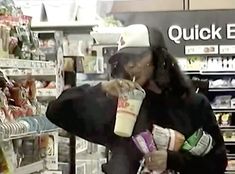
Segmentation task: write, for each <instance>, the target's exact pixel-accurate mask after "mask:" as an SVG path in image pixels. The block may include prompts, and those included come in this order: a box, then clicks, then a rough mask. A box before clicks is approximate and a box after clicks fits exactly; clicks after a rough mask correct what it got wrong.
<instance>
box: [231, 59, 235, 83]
mask: <svg viewBox="0 0 235 174" xmlns="http://www.w3.org/2000/svg"><path fill="white" fill-rule="evenodd" d="M234 60H235V59H234ZM234 69H235V66H234ZM231 86H232V87H235V79H232V80H231Z"/></svg>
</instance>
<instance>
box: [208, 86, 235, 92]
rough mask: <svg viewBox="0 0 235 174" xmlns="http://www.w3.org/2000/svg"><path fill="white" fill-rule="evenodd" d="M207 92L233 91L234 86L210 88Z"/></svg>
mask: <svg viewBox="0 0 235 174" xmlns="http://www.w3.org/2000/svg"><path fill="white" fill-rule="evenodd" d="M209 92H235V88H234V87H231V88H229V87H224V88H210V89H209Z"/></svg>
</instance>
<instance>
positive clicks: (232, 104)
mask: <svg viewBox="0 0 235 174" xmlns="http://www.w3.org/2000/svg"><path fill="white" fill-rule="evenodd" d="M231 108H235V98H233V99H231Z"/></svg>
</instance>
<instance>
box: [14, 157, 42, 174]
mask: <svg viewBox="0 0 235 174" xmlns="http://www.w3.org/2000/svg"><path fill="white" fill-rule="evenodd" d="M44 166H45V162H44V160H41V161H38V162H35V163H32V164H29V165H26V166H23V167H19V168H17V169H16V170H15V173H16V174H31V173H35V172H40V171H42V170H43V169H44Z"/></svg>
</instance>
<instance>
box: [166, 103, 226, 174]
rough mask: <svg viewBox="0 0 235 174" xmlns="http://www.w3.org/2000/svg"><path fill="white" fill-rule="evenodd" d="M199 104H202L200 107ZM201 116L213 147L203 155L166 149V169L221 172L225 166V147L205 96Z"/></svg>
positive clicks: (207, 173)
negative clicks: (213, 143) (211, 139)
mask: <svg viewBox="0 0 235 174" xmlns="http://www.w3.org/2000/svg"><path fill="white" fill-rule="evenodd" d="M200 106H202V107H201V108H200ZM200 106H199V107H198V109H199V110H202V112H199V113H202V117H203V118H204V119H205V120H204V124H203V129H204V131H206V132H207V133H209V134H210V135H211V136H212V138H213V140H214V141H215V146H214V148H213V149H212V150H211V151H210V152H209V153H208V154H207V155H205V156H203V157H200V156H193V155H191V154H190V153H189V152H183V151H179V152H173V151H168V161H167V165H168V169H171V170H175V171H178V172H180V173H182V174H184V173H187V174H189V173H190V174H199V173H200V174H212V173H213V174H223V173H224V172H225V169H226V166H227V157H226V148H225V145H224V141H223V137H222V135H221V132H220V129H219V127H218V124H217V122H216V119H215V116H214V113H213V110H212V108H211V106H210V104H209V102H208V100H207V99H206V98H203V100H202V102H201V105H200Z"/></svg>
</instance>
